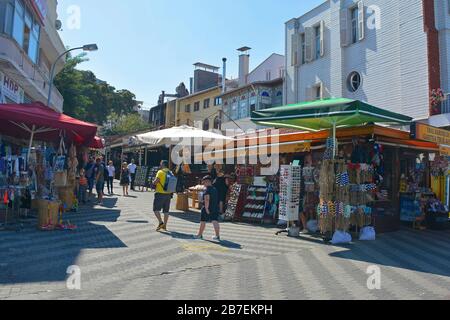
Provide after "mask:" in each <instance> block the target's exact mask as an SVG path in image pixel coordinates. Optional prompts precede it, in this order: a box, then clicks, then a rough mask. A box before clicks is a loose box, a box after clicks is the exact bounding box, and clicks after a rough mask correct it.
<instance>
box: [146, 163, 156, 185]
mask: <svg viewBox="0 0 450 320" xmlns="http://www.w3.org/2000/svg"><path fill="white" fill-rule="evenodd" d="M158 171H159V167H152V168H150V169H149V170H148V173H147V185H146V186H148V187H152V186H153V181H154V180H155V179H156V175H157V173H158Z"/></svg>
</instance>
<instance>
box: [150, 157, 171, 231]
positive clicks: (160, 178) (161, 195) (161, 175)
mask: <svg viewBox="0 0 450 320" xmlns="http://www.w3.org/2000/svg"><path fill="white" fill-rule="evenodd" d="M168 174H172V173H171V172H170V170H169V161H167V160H163V161H161V164H160V170H159V171H158V173H157V174H156V178H155V180H154V181H153V185H155V190H156V193H155V200H154V201H153V212H154V214H155V216H156V218H157V219H158V222H159V225H158V228H157V229H156V231H161V230H164V231H167V222H168V221H169V211H170V202H171V200H172V193H170V192H168V191H166V190H165V185H166V181H167V176H168ZM161 211H162V212H163V213H164V221H163V220H162V218H161Z"/></svg>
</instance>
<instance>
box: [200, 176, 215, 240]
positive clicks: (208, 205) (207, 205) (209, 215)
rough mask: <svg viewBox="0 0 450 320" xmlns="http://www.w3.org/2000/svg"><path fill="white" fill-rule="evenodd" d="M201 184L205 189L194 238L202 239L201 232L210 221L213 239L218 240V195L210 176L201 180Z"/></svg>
mask: <svg viewBox="0 0 450 320" xmlns="http://www.w3.org/2000/svg"><path fill="white" fill-rule="evenodd" d="M202 183H203V185H204V186H205V187H206V191H205V193H204V194H203V206H202V213H201V219H200V221H201V222H200V230H199V231H198V235H197V236H196V237H195V238H196V239H199V240H202V239H203V233H204V232H205V228H206V223H207V222H212V224H213V226H214V231H215V232H216V236H215V237H213V240H214V241H219V242H220V225H219V196H218V193H217V190H216V188H214V187H213V186H212V177H211V176H206V177H204V178H203V180H202Z"/></svg>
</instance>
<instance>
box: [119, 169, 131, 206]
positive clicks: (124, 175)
mask: <svg viewBox="0 0 450 320" xmlns="http://www.w3.org/2000/svg"><path fill="white" fill-rule="evenodd" d="M120 185H121V186H122V188H123V196H124V197H128V187H129V185H130V171H129V170H128V164H127V163H126V162H124V163H123V164H122V170H121V172H120Z"/></svg>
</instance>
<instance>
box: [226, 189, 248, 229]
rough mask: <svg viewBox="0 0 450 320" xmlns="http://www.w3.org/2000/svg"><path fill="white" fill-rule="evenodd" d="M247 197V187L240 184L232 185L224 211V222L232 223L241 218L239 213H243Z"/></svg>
mask: <svg viewBox="0 0 450 320" xmlns="http://www.w3.org/2000/svg"><path fill="white" fill-rule="evenodd" d="M246 195H247V187H246V186H245V185H241V184H234V185H232V186H231V188H230V191H229V198H228V201H227V210H226V211H225V220H228V221H233V220H239V219H240V218H241V216H240V212H243V209H244V206H245V200H246Z"/></svg>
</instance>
